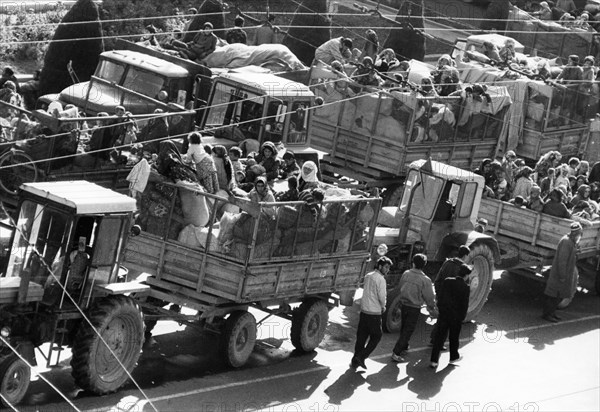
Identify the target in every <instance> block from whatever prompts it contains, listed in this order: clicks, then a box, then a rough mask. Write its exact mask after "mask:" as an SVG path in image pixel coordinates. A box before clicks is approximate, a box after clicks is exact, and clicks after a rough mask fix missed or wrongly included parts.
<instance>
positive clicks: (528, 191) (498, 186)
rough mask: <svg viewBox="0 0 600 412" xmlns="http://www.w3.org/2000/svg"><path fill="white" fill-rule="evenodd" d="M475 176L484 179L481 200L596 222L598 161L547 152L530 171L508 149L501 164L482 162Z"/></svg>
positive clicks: (599, 191) (599, 180)
mask: <svg viewBox="0 0 600 412" xmlns="http://www.w3.org/2000/svg"><path fill="white" fill-rule="evenodd" d="M475 173H477V174H479V175H481V176H483V177H484V178H485V184H486V187H485V190H484V197H490V198H495V199H499V200H503V201H507V202H510V203H512V204H514V205H515V207H522V208H528V209H531V210H534V211H536V212H542V213H546V214H549V215H551V216H556V217H562V218H571V219H574V220H579V221H581V222H582V223H586V222H591V221H598V220H600V206H599V202H600V162H596V163H594V164H593V165H591V166H590V164H589V162H588V161H586V160H580V159H579V158H577V157H571V158H569V159H563V157H562V155H561V154H560V153H559V152H557V151H550V152H548V153H546V154H544V155H543V156H541V158H540V159H539V161H538V162H537V164H536V165H535V167H534V168H531V167H529V166H527V165H526V164H525V161H524V160H523V159H518V158H517V156H516V154H515V152H514V151H512V150H509V151H507V152H506V153H505V155H504V158H503V159H502V161H498V160H492V159H484V160H483V161H482V163H481V166H480V167H479V168H478V169H476V170H475Z"/></svg>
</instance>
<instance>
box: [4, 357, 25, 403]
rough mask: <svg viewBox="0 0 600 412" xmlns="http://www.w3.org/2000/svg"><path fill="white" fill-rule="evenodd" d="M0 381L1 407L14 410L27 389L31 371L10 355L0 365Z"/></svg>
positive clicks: (17, 358) (23, 363)
mask: <svg viewBox="0 0 600 412" xmlns="http://www.w3.org/2000/svg"><path fill="white" fill-rule="evenodd" d="M0 379H1V383H0V393H2V398H0V403H1V404H2V406H5V407H7V408H11V409H14V406H15V405H17V404H19V403H20V402H21V401H22V400H23V398H24V397H25V394H26V393H27V389H29V383H30V382H31V369H29V365H27V364H26V363H25V362H23V361H22V360H21V359H20V358H19V357H18V356H16V355H12V356H9V357H8V358H6V359H4V360H3V361H2V363H1V364H0ZM15 410H16V409H15Z"/></svg>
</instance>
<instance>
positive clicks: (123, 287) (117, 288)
mask: <svg viewBox="0 0 600 412" xmlns="http://www.w3.org/2000/svg"><path fill="white" fill-rule="evenodd" d="M94 288H95V289H98V290H99V291H101V292H104V293H108V294H109V295H122V294H125V293H139V292H148V290H149V289H150V286H148V285H145V284H143V283H140V282H137V281H131V282H121V283H109V284H107V285H94Z"/></svg>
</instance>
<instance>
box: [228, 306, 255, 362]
mask: <svg viewBox="0 0 600 412" xmlns="http://www.w3.org/2000/svg"><path fill="white" fill-rule="evenodd" d="M222 338H223V344H222V348H223V354H224V355H225V362H227V364H228V365H229V366H231V367H234V368H239V367H240V366H243V365H244V364H245V363H246V362H247V361H248V358H250V355H251V354H252V351H253V350H254V345H255V344H256V319H255V318H254V316H252V314H251V313H249V312H245V311H243V310H238V311H235V312H233V313H231V315H229V317H228V318H227V320H225V325H224V330H223V335H222Z"/></svg>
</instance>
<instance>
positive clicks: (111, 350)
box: [71, 296, 144, 395]
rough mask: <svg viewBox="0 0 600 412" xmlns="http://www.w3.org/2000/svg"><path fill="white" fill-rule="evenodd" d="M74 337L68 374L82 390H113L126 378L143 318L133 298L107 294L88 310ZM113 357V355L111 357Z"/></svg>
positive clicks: (139, 344) (135, 357)
mask: <svg viewBox="0 0 600 412" xmlns="http://www.w3.org/2000/svg"><path fill="white" fill-rule="evenodd" d="M88 318H89V320H90V322H91V325H90V324H89V323H87V322H86V323H82V324H81V326H80V327H79V330H78V331H77V335H76V336H75V342H74V344H73V358H72V359H71V367H72V372H71V373H72V375H73V378H74V379H75V383H76V384H77V385H79V387H81V388H82V389H84V390H88V391H90V392H93V393H95V394H98V395H103V394H106V393H110V392H114V391H116V390H117V389H119V388H120V387H121V386H122V385H123V384H124V383H125V382H127V380H128V378H129V374H130V373H131V371H132V370H133V368H134V367H135V365H136V364H137V361H138V359H139V357H140V353H141V351H142V345H143V343H144V319H143V315H142V311H141V309H140V307H139V306H138V305H137V303H136V302H135V300H133V299H132V298H129V297H126V296H110V297H108V298H104V299H102V300H100V301H99V302H98V303H96V305H95V306H94V307H93V308H92V309H91V310H90V312H89V314H88ZM115 356H116V358H115Z"/></svg>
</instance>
